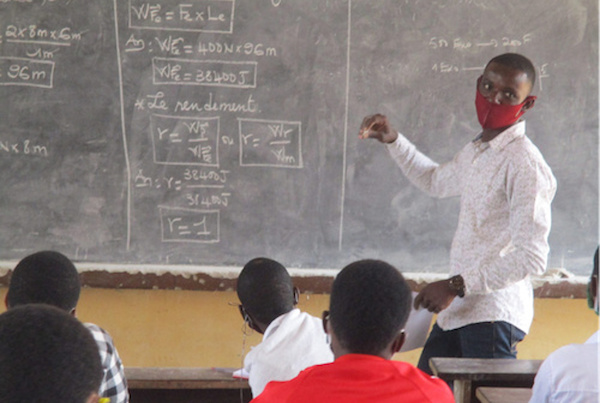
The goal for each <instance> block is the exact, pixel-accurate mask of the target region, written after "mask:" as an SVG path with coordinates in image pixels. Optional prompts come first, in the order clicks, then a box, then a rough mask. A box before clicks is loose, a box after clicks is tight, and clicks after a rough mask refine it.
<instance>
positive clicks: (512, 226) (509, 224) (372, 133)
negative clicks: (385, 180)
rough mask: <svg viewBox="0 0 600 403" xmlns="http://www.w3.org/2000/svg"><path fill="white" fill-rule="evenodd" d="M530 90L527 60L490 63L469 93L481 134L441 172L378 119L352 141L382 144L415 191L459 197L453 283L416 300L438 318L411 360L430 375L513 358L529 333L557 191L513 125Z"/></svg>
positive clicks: (531, 71) (436, 285)
mask: <svg viewBox="0 0 600 403" xmlns="http://www.w3.org/2000/svg"><path fill="white" fill-rule="evenodd" d="M534 82H535V68H534V67H533V64H532V63H531V61H529V59H527V58H526V57H524V56H522V55H519V54H515V53H506V54H503V55H500V56H497V57H494V58H493V59H492V60H490V62H489V63H488V64H487V66H486V67H485V69H484V71H483V74H482V75H481V76H480V77H479V78H478V79H477V89H476V93H475V109H476V111H477V117H478V120H479V123H480V124H481V127H482V131H481V133H480V134H479V136H477V137H476V138H475V139H474V140H473V141H471V142H469V143H468V144H467V145H466V146H465V147H464V148H463V149H462V150H461V151H460V152H459V153H458V154H456V155H455V156H454V158H453V159H452V160H451V161H449V162H447V163H445V164H441V165H440V164H438V163H436V162H434V161H432V160H431V159H429V158H428V157H427V156H425V155H423V154H422V153H420V152H419V151H418V150H417V149H416V148H415V146H414V145H413V144H412V143H410V142H409V141H408V140H407V139H406V138H405V137H404V136H402V135H401V134H399V133H398V132H397V131H396V130H394V129H393V128H392V127H391V126H390V123H389V122H388V119H387V118H386V117H385V116H383V115H380V114H376V115H372V116H368V117H366V118H365V119H364V120H363V122H362V125H361V129H360V137H362V138H376V139H378V140H379V141H380V142H382V143H387V148H388V150H389V152H390V154H391V156H392V158H393V159H394V160H395V161H396V163H397V164H398V165H399V167H400V168H401V170H402V172H403V173H404V175H406V177H407V178H408V179H409V180H410V181H411V182H412V183H413V184H414V185H416V186H417V187H418V188H419V189H421V190H423V191H425V192H427V193H429V194H430V195H432V196H435V197H450V196H459V197H460V215H459V220H458V228H457V229H456V233H455V235H454V240H453V241H452V247H451V250H450V276H451V277H450V278H449V279H446V280H441V281H437V282H433V283H431V284H429V285H427V286H426V287H425V288H424V289H423V290H422V291H421V292H420V293H419V295H417V297H416V298H415V301H414V305H415V307H418V306H423V307H425V308H427V309H428V310H429V311H432V312H436V313H439V315H438V317H437V322H436V324H435V325H434V327H433V329H432V331H431V333H430V335H429V338H428V340H427V342H426V344H425V347H424V349H423V353H422V355H421V359H420V360H419V365H418V366H419V368H420V369H422V370H423V371H427V372H429V373H431V370H430V369H429V365H428V362H429V358H431V357H473V358H516V354H517V350H516V345H517V343H518V342H520V341H521V340H522V339H523V338H524V336H525V334H526V333H527V332H528V331H529V327H530V326H531V321H532V319H533V290H532V286H531V282H530V276H531V275H532V274H542V273H543V272H544V271H545V270H546V263H547V258H548V251H549V246H548V234H549V232H550V222H551V218H550V211H551V208H550V204H551V202H552V199H553V198H554V194H555V192H556V179H555V178H554V176H553V174H552V171H551V170H550V167H549V166H548V164H547V163H546V161H544V157H543V156H542V154H541V153H540V151H539V150H538V149H537V148H536V147H535V145H534V144H533V143H532V142H531V140H529V138H528V137H527V136H526V135H525V122H524V121H522V120H520V118H521V116H522V115H523V114H524V113H525V112H527V111H528V110H530V109H531V108H532V107H533V105H534V101H535V99H536V98H535V97H534V96H531V95H530V93H531V91H532V89H533V84H534ZM457 297H458V298H457Z"/></svg>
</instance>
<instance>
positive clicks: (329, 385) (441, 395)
mask: <svg viewBox="0 0 600 403" xmlns="http://www.w3.org/2000/svg"><path fill="white" fill-rule="evenodd" d="M400 401H401V402H402V403H422V402H432V403H433V402H435V403H445V402H448V403H453V402H454V397H453V395H452V392H451V391H450V388H449V387H448V385H447V384H446V383H445V382H444V381H442V380H441V379H438V378H434V377H431V376H429V375H427V374H426V373H424V372H422V371H421V370H419V369H417V368H415V367H414V366H412V365H410V364H408V363H405V362H401V361H392V360H386V359H383V358H381V357H376V356H374V355H363V354H346V355H343V356H341V357H339V358H338V359H337V360H335V361H334V362H332V363H329V364H323V365H316V366H314V367H310V368H307V369H305V370H304V371H302V372H300V374H299V375H298V376H297V377H296V378H294V379H292V380H290V381H286V382H269V383H268V384H267V387H266V388H265V390H264V391H263V392H262V393H261V394H260V395H258V396H257V397H256V398H255V399H254V400H252V402H255V403H270V402H273V403H293V402H298V403H300V402H301V403H307V402H310V403H313V402H327V403H337V402H340V403H342V402H343V403H348V402H356V403H359V402H368V403H385V402H394V403H397V402H400Z"/></svg>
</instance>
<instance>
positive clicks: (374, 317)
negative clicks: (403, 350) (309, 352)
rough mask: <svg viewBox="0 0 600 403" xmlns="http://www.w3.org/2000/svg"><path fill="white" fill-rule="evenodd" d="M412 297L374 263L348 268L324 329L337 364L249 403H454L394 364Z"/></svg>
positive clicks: (392, 272)
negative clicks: (394, 356) (329, 339)
mask: <svg viewBox="0 0 600 403" xmlns="http://www.w3.org/2000/svg"><path fill="white" fill-rule="evenodd" d="M411 301H412V296H411V291H410V288H409V287H408V285H407V284H406V281H404V278H403V277H402V274H400V272H399V271H398V270H396V269H395V268H394V267H392V266H390V265H389V264H387V263H385V262H382V261H378V260H361V261H358V262H355V263H352V264H350V265H348V266H346V267H345V268H344V269H343V270H342V271H341V272H340V273H339V274H338V275H337V277H336V278H335V280H334V282H333V287H332V290H331V298H330V305H329V312H327V311H325V312H324V313H323V326H324V327H325V329H326V331H327V333H328V334H329V335H330V337H331V348H332V349H333V353H334V355H335V361H334V362H333V363H330V364H323V365H317V366H314V367H311V368H308V369H306V370H304V371H302V372H301V373H300V375H298V376H297V377H296V378H294V379H292V380H291V381H287V382H271V383H269V384H268V385H267V387H266V388H265V390H264V392H263V393H262V394H261V395H260V396H259V397H258V398H256V399H254V400H253V402H256V403H271V402H273V403H296V402H297V403H300V402H302V403H304V402H316V403H318V402H327V403H336V402H340V403H341V402H344V403H347V402H352V403H363V402H364V403H374V402H377V403H386V402H403V403H421V402H432V403H433V402H435V403H444V402H454V397H453V395H452V392H451V391H450V388H449V387H448V385H447V384H446V383H445V382H443V381H442V380H440V379H437V378H433V377H431V376H429V375H428V374H425V373H423V372H422V371H420V370H419V369H417V368H415V367H413V366H412V365H410V364H407V363H405V362H400V361H392V360H391V358H392V356H393V354H394V353H396V352H398V351H399V350H400V347H402V343H404V329H403V326H404V325H405V324H406V320H407V319H408V314H409V312H410V305H411Z"/></svg>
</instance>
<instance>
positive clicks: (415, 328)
mask: <svg viewBox="0 0 600 403" xmlns="http://www.w3.org/2000/svg"><path fill="white" fill-rule="evenodd" d="M416 296H417V293H416V292H413V299H414V298H415V297H416ZM432 318H433V312H429V311H428V310H427V309H424V308H419V309H418V310H415V309H414V308H412V307H411V309H410V315H409V317H408V321H407V322H406V326H405V327H404V331H405V332H406V341H405V342H404V345H403V346H402V348H401V349H400V352H402V353H403V352H406V351H410V350H414V349H415V348H420V347H423V346H424V345H425V341H426V340H427V335H428V334H429V325H431V319H432Z"/></svg>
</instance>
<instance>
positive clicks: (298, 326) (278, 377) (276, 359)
mask: <svg viewBox="0 0 600 403" xmlns="http://www.w3.org/2000/svg"><path fill="white" fill-rule="evenodd" d="M332 361H333V353H332V352H331V348H330V347H329V344H328V343H327V341H326V335H325V331H324V330H323V322H322V321H321V319H318V318H315V317H314V316H311V315H309V314H307V313H305V312H301V311H300V310H299V309H293V310H291V311H290V312H288V313H286V314H284V315H281V316H280V317H278V318H277V319H275V320H274V321H273V322H271V324H270V325H269V326H268V327H267V329H266V330H265V334H264V335H263V341H262V342H261V343H260V344H259V345H257V346H255V347H254V348H252V350H250V352H249V353H248V354H247V355H246V357H245V358H244V369H245V370H246V371H247V372H248V373H249V379H248V383H249V384H250V388H251V389H252V396H253V397H256V396H258V395H259V394H260V393H261V392H262V391H263V389H264V388H265V386H266V385H267V383H268V382H270V381H287V380H290V379H292V378H295V377H296V375H298V374H299V373H300V371H302V370H304V369H306V368H308V367H310V366H313V365H317V364H325V363H328V362H332Z"/></svg>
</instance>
